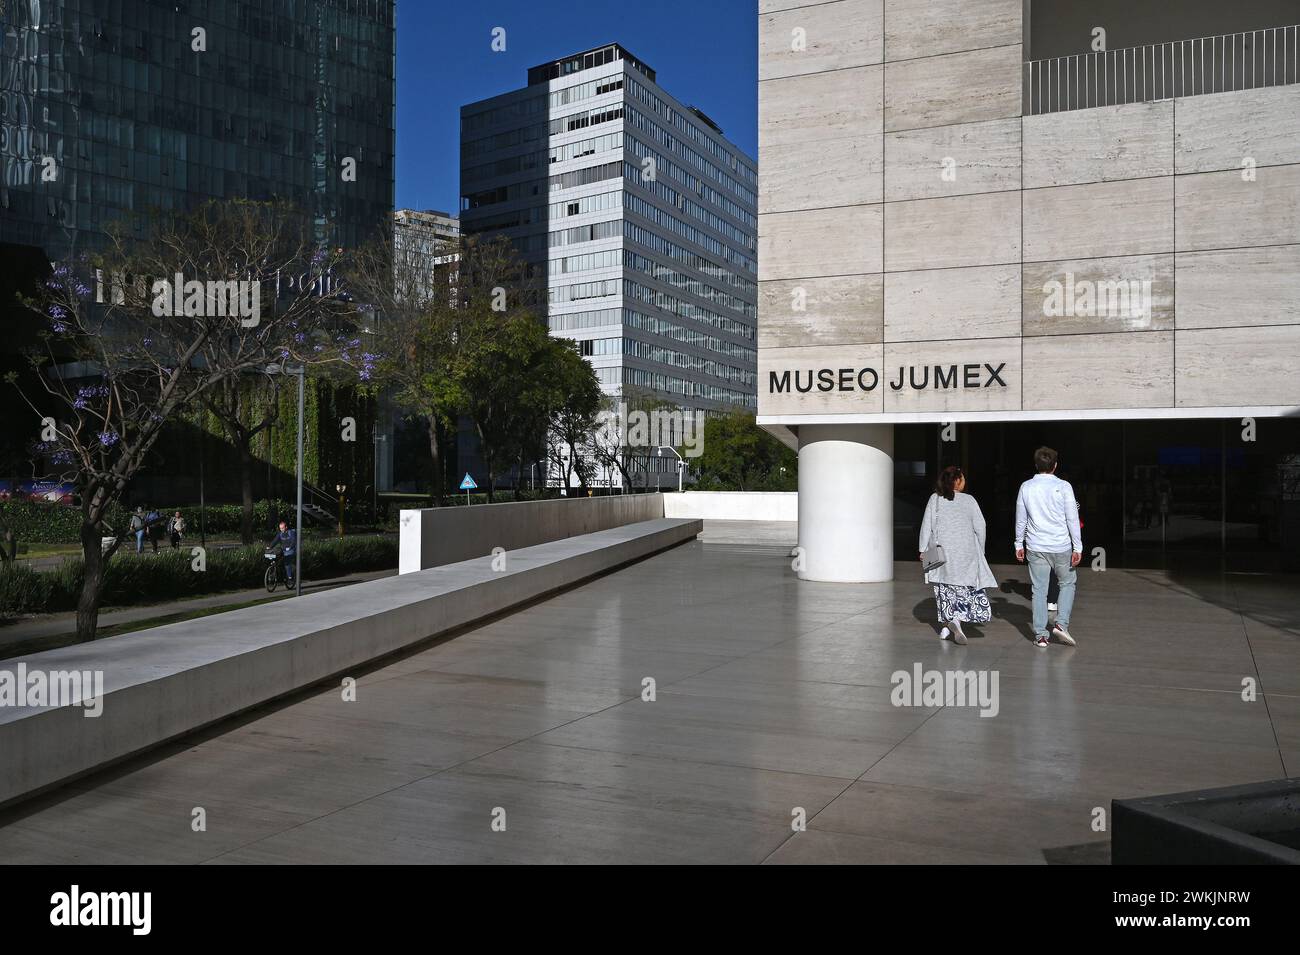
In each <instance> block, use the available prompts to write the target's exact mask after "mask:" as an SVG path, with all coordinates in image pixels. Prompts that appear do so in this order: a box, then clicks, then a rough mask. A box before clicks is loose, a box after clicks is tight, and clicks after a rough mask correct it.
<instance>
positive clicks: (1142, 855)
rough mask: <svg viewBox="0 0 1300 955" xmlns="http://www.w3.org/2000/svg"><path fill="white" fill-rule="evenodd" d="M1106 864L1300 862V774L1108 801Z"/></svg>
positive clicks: (1286, 863)
mask: <svg viewBox="0 0 1300 955" xmlns="http://www.w3.org/2000/svg"><path fill="white" fill-rule="evenodd" d="M1111 862H1112V864H1114V865H1153V864H1154V865H1296V864H1300V778H1292V779H1278V780H1273V781H1271V782H1266V783H1250V784H1248V785H1245V786H1229V787H1227V788H1225V789H1201V790H1197V791H1195V792H1188V793H1173V794H1171V795H1167V796H1149V797H1147V798H1144V799H1115V800H1112V802H1111Z"/></svg>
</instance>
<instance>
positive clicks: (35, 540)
mask: <svg viewBox="0 0 1300 955" xmlns="http://www.w3.org/2000/svg"><path fill="white" fill-rule="evenodd" d="M462 503H463V502H462ZM132 510H134V509H133V508H126V507H123V506H121V505H118V504H115V505H113V506H112V507H110V508H109V512H108V525H109V526H110V527H112V528H113V530H115V531H117V532H118V533H119V534H127V532H128V531H129V529H130V525H131V512H132ZM272 510H274V512H275V513H276V514H277V515H279V516H281V517H284V516H286V515H287V516H288V517H289V521H290V523H292V522H293V516H292V515H293V511H294V505H293V504H291V503H289V502H288V501H254V502H253V533H254V534H257V535H264V536H266V537H270V531H271V513H272ZM381 510H382V511H383V513H381V514H380V515H379V516H380V519H381V520H385V521H386V520H387V507H386V505H385V506H384V507H383V508H381ZM174 511H180V512H181V517H183V518H185V537H186V540H187V541H189V540H197V539H198V536H199V507H198V505H197V504H193V505H187V506H182V507H168V508H160V509H159V513H161V514H162V515H163V521H164V525H163V526H164V527H166V524H165V522H166V519H167V518H168V517H169V516H171V514H172V513H173V512H174ZM347 512H348V513H347V515H346V516H347V519H348V522H349V524H355V523H359V522H363V521H364V522H366V523H369V522H370V520H371V514H370V502H369V501H363V502H361V503H360V504H359V505H357V506H356V507H355V508H354V506H353V505H352V504H349V505H348V506H347ZM243 514H244V508H243V506H242V505H240V504H208V505H207V506H206V507H205V508H204V509H203V522H204V527H205V531H206V533H207V535H208V537H238V536H239V523H240V520H241V519H242V518H243ZM304 520H305V519H304ZM4 527H10V528H12V529H13V531H14V533H15V534H16V535H17V537H18V540H19V542H20V543H28V544H76V543H78V542H79V541H80V540H81V510H80V509H79V508H76V507H69V506H68V505H66V504H48V503H36V502H33V501H0V528H4ZM127 543H128V544H132V545H133V541H131V540H130V539H129V538H128V541H127Z"/></svg>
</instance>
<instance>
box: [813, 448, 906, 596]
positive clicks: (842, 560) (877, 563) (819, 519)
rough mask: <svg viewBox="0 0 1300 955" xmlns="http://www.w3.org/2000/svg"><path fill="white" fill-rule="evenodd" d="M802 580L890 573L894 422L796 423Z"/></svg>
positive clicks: (864, 579) (871, 579)
mask: <svg viewBox="0 0 1300 955" xmlns="http://www.w3.org/2000/svg"><path fill="white" fill-rule="evenodd" d="M799 547H800V548H801V549H802V550H803V555H802V557H803V563H802V566H803V570H801V571H799V577H800V578H801V579H803V580H826V581H834V582H839V583H876V582H879V581H886V580H893V579H894V426H893V425H892V424H824V425H823V424H818V425H807V424H806V425H800V427H799Z"/></svg>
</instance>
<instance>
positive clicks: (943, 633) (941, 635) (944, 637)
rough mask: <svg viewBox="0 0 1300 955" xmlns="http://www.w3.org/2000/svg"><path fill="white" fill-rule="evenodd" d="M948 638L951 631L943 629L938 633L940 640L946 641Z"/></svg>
mask: <svg viewBox="0 0 1300 955" xmlns="http://www.w3.org/2000/svg"><path fill="white" fill-rule="evenodd" d="M950 636H952V631H951V630H949V629H948V628H947V627H944V628H943V629H942V630H940V631H939V639H940V640H947V639H948V638H949V637H950Z"/></svg>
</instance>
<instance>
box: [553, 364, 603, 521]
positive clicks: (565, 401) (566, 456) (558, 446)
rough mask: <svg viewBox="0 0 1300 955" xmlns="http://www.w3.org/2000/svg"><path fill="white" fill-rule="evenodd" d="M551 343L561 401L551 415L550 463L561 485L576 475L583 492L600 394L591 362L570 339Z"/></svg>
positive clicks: (591, 466)
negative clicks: (561, 479) (559, 477)
mask: <svg viewBox="0 0 1300 955" xmlns="http://www.w3.org/2000/svg"><path fill="white" fill-rule="evenodd" d="M551 342H552V345H551V346H550V348H549V351H550V356H549V361H550V362H551V363H552V364H553V368H552V370H551V372H550V373H551V374H553V375H554V376H555V380H556V382H557V384H558V385H559V387H560V393H561V394H560V397H561V401H562V403H561V404H560V406H559V407H558V408H557V409H555V411H554V414H553V415H552V417H551V431H550V440H549V451H550V454H551V460H552V463H555V464H556V465H558V469H559V470H560V471H561V472H562V473H563V475H564V486H565V487H566V488H567V487H569V486H570V484H572V479H573V476H574V475H575V474H576V475H577V478H578V485H579V487H580V488H581V489H582V492H583V494H584V495H585V494H586V492H587V484H588V482H589V481H590V480H591V477H592V472H593V469H594V464H595V462H594V451H593V447H592V442H593V438H594V435H595V432H596V429H597V428H598V427H599V424H600V414H601V408H602V405H603V398H604V395H603V394H602V393H601V390H600V382H598V381H597V380H596V374H595V372H594V371H592V368H591V365H589V364H588V363H587V362H586V360H585V359H583V358H582V356H581V355H579V354H578V352H577V349H576V348H575V347H574V344H573V342H571V341H569V340H567V339H555V338H553V339H551ZM562 452H564V453H562Z"/></svg>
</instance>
